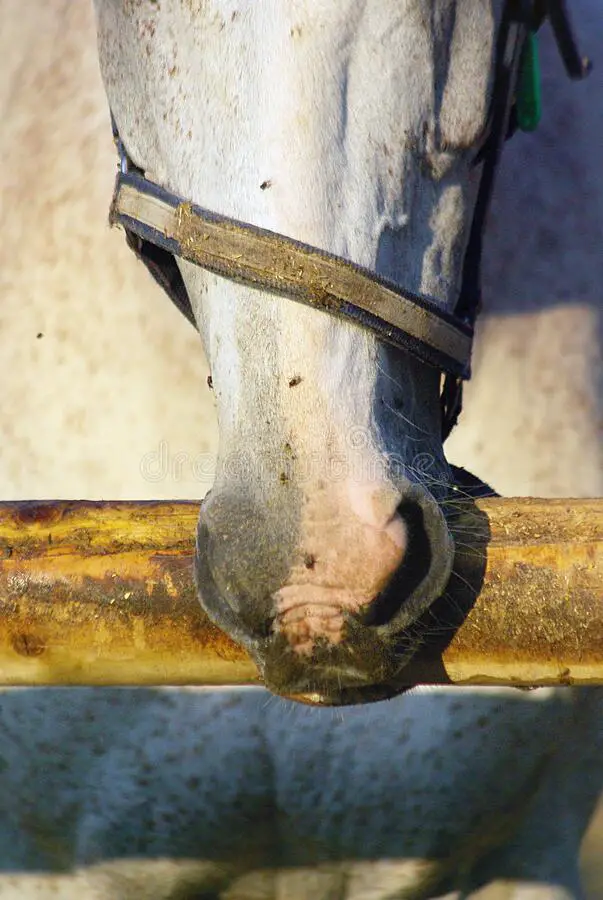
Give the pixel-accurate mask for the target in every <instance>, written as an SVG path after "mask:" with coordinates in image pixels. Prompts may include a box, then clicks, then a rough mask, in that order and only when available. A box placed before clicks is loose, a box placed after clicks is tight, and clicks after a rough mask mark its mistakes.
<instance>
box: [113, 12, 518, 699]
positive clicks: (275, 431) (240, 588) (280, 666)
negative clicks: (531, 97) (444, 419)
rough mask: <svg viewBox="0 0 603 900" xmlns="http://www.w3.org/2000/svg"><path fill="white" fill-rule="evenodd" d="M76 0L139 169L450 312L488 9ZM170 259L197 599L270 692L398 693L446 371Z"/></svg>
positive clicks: (438, 503)
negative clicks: (181, 348) (194, 438)
mask: <svg viewBox="0 0 603 900" xmlns="http://www.w3.org/2000/svg"><path fill="white" fill-rule="evenodd" d="M96 6H97V17H98V28H99V42H100V56H101V67H102V72H103V77H104V81H105V85H106V89H107V93H108V98H109V103H110V106H111V108H112V111H113V114H114V116H115V121H116V124H117V128H118V131H119V134H120V137H121V140H122V141H123V145H124V147H125V149H126V151H127V154H128V156H129V158H130V159H131V161H132V163H133V165H134V166H135V167H137V169H140V170H141V171H142V172H143V173H144V174H145V175H146V177H147V178H148V179H150V180H151V181H153V182H155V183H156V184H158V185H160V186H162V187H163V188H166V189H168V190H169V191H172V192H174V193H177V194H178V195H180V196H182V197H185V198H188V199H189V200H191V201H192V202H193V203H195V204H198V205H199V206H202V207H205V208H207V209H211V210H214V211H215V212H216V213H219V214H222V215H225V216H229V217H233V218H236V219H238V220H242V221H244V222H249V223H253V225H255V226H259V227H261V228H265V229H270V230H271V231H273V232H279V233H281V234H283V235H286V236H288V237H291V238H294V239H296V240H297V241H302V242H304V243H306V244H309V245H311V246H314V247H318V248H320V249H322V250H324V251H328V252H329V253H331V254H335V255H337V256H339V257H344V258H345V259H347V260H349V261H352V262H353V263H356V264H358V265H361V266H364V267H367V268H368V269H370V270H371V271H373V272H375V273H377V274H378V275H379V276H382V277H383V278H386V279H388V280H390V281H393V282H395V283H397V284H398V285H400V286H402V287H403V288H404V289H406V290H407V291H412V292H414V293H416V294H420V295H424V296H425V295H426V296H428V297H430V298H432V300H433V301H434V302H435V304H436V305H437V307H439V308H440V309H441V310H445V311H447V312H449V313H452V312H453V311H454V309H455V306H456V304H457V301H458V298H459V291H460V289H461V285H462V281H463V263H464V257H465V248H466V246H467V241H468V236H469V230H470V226H471V222H472V217H473V213H474V205H475V200H476V193H477V188H478V185H479V167H478V166H476V165H475V161H476V157H477V155H478V153H479V151H480V149H481V148H482V147H483V145H484V142H485V141H486V140H487V138H488V135H489V131H490V129H491V113H492V96H493V82H494V80H495V79H494V74H495V67H496V66H497V64H498V58H497V52H498V51H497V40H498V37H499V33H500V29H501V21H502V20H503V12H504V3H503V0H491V2H486V3H484V2H483V0H463V2H455V0H446V2H441V0H369V2H366V0H362V2H360V0H340V2H337V3H297V2H292V3H282V4H274V3H268V2H261V0H254V2H246V0H243V2H241V0H238V2H235V0H219V2H218V0H203V2H201V0H194V2H191V0H171V2H169V3H167V2H161V3H160V2H157V0H97V3H96ZM179 266H180V270H181V273H182V277H183V279H184V283H185V285H186V290H187V292H188V296H189V298H190V303H191V306H192V308H193V310H194V314H195V318H196V321H197V323H198V326H199V329H200V331H201V334H202V337H203V341H204V344H205V349H206V352H207V356H208V359H209V362H210V366H211V371H212V379H213V388H214V391H215V395H216V401H217V407H218V417H219V429H220V449H219V459H218V468H217V476H216V481H215V484H214V487H213V489H212V491H211V492H210V494H209V495H208V497H207V498H206V500H205V502H204V503H203V507H202V511H201V518H200V523H199V543H198V548H199V551H198V560H197V576H198V585H199V590H200V594H201V598H202V603H203V605H204V606H205V608H206V609H207V611H208V613H209V614H210V616H211V617H212V618H213V619H214V621H215V622H217V623H218V624H219V625H220V626H221V627H222V628H223V629H224V630H226V631H227V632H228V633H229V634H231V635H232V636H233V637H234V638H235V639H236V640H237V641H239V642H241V643H242V644H244V645H245V646H246V647H247V649H248V650H249V651H250V653H251V654H252V655H253V656H254V658H255V659H256V661H257V662H258V664H259V666H260V670H261V671H262V673H263V675H264V677H265V679H266V683H267V684H268V686H269V687H271V688H272V689H273V690H275V691H277V692H279V693H284V694H289V695H297V696H299V695H304V694H305V695H308V694H314V695H317V697H318V698H319V699H320V700H321V701H322V702H342V701H345V700H349V699H361V698H362V697H363V696H365V697H367V698H368V697H371V698H374V697H376V696H379V692H380V691H381V692H382V694H386V693H392V692H395V689H396V688H395V684H396V675H397V673H399V671H400V669H401V668H402V667H403V665H404V663H405V662H406V661H407V660H408V658H409V656H410V655H411V654H412V653H413V652H414V649H415V646H414V645H413V639H412V637H411V636H410V632H409V626H411V625H412V623H413V622H414V621H415V620H416V619H417V617H418V616H419V615H420V614H421V613H422V612H424V611H425V609H426V608H427V607H428V606H429V605H430V604H431V603H432V602H433V601H434V600H435V599H436V598H437V597H438V596H439V595H441V593H442V592H443V591H444V589H445V587H446V584H447V580H448V578H449V575H450V571H451V566H452V559H453V550H454V544H453V540H452V537H451V533H450V530H449V524H448V522H447V509H448V508H449V493H450V485H451V473H450V470H449V468H448V465H447V463H446V460H445V458H444V454H443V450H442V430H441V405H440V382H441V375H440V371H439V370H438V369H437V368H435V367H433V366H430V365H428V364H426V363H425V361H423V360H421V359H417V357H416V356H415V355H413V354H412V353H410V352H408V350H404V349H401V348H400V347H399V346H397V347H395V346H392V345H390V344H389V343H387V342H385V341H383V340H381V339H380V338H379V337H378V336H377V335H376V333H375V332H374V331H373V330H371V329H367V328H365V327H363V326H362V325H361V324H359V323H356V322H352V321H346V320H342V319H341V318H339V317H336V316H333V315H329V314H328V313H326V312H324V311H323V310H316V309H312V308H309V307H308V306H304V305H301V304H299V303H294V302H291V300H290V299H288V298H287V297H284V296H279V295H278V293H275V292H268V291H267V290H263V289H258V288H257V287H256V288H252V287H250V286H248V285H245V284H241V283H238V282H235V281H232V280H227V279H224V278H221V277H218V276H217V275H216V274H212V273H210V272H207V271H205V270H203V269H201V268H199V267H197V266H195V265H193V264H191V263H190V262H185V261H182V260H180V261H179ZM191 414H194V411H191Z"/></svg>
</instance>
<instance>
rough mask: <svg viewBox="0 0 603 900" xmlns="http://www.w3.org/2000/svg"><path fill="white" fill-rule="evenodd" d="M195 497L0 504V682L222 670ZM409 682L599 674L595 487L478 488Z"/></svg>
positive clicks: (230, 672)
mask: <svg viewBox="0 0 603 900" xmlns="http://www.w3.org/2000/svg"><path fill="white" fill-rule="evenodd" d="M197 512H198V504H196V503H183V502H178V503H176V502H173V503H164V502H151V503H142V502H131V503H124V502H115V503H107V502H99V503H90V502H66V501H55V502H39V503H38V502H24V503H1V504H0V684H4V685H51V684H52V685H59V684H72V685H73V684H80V685H109V684H124V685H126V684H128V685H150V684H155V685H159V684H191V685H193V684H196V685H235V684H250V683H258V677H257V673H256V670H255V667H254V665H253V663H252V662H251V661H250V659H249V658H248V657H247V655H246V654H245V653H244V651H242V650H241V649H240V648H239V647H237V646H236V645H235V644H233V643H232V641H230V640H229V639H228V638H227V637H225V635H223V634H222V633H221V632H220V631H219V630H218V629H217V628H215V627H214V626H213V625H212V624H211V623H210V622H209V621H208V619H207V617H206V616H205V615H204V613H203V612H202V611H201V608H200V606H199V604H198V601H197V598H196V594H195V588H194V585H193V578H192V555H193V549H194V535H195V531H196V519H197ZM454 530H455V535H456V538H457V545H458V548H459V549H458V551H457V559H456V564H455V568H456V572H457V574H456V575H454V576H453V578H452V580H451V583H450V586H449V591H448V592H447V594H448V596H447V597H446V598H443V599H442V600H441V601H438V604H437V605H436V607H435V608H434V611H433V613H432V614H431V616H432V618H431V621H432V623H434V624H435V625H436V626H437V627H435V628H432V629H431V630H432V631H433V632H434V633H435V634H436V635H437V637H435V638H434V639H433V641H431V642H430V643H428V644H427V645H426V646H425V649H424V650H423V651H422V653H421V654H420V656H419V657H417V659H416V660H415V662H413V663H412V664H411V665H410V666H409V667H408V679H409V683H416V682H423V683H450V682H454V683H457V684H482V685H484V684H514V685H543V684H572V683H576V684H596V683H599V684H603V501H600V500H523V499H520V500H517V499H512V500H480V501H478V502H477V503H476V504H475V505H473V504H472V505H471V507H467V509H466V510H464V511H463V512H462V513H461V514H460V516H459V518H458V520H457V521H456V523H455V525H454Z"/></svg>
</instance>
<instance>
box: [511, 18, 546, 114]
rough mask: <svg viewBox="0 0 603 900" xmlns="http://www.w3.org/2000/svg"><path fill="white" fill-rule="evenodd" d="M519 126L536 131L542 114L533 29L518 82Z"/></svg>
mask: <svg viewBox="0 0 603 900" xmlns="http://www.w3.org/2000/svg"><path fill="white" fill-rule="evenodd" d="M516 110H517V126H518V128H520V129H521V131H534V129H535V128H536V127H537V126H538V123H539V122H540V117H541V115H542V92H541V90H540V62H539V59H538V38H537V36H536V34H535V33H534V32H533V31H531V32H530V33H529V34H528V36H527V38H526V42H525V45H524V48H523V52H522V56H521V65H520V69H519V79H518V83H517V98H516Z"/></svg>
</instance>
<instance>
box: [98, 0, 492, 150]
mask: <svg viewBox="0 0 603 900" xmlns="http://www.w3.org/2000/svg"><path fill="white" fill-rule="evenodd" d="M502 5H503V2H502V0H492V2H491V3H487V4H483V3H482V2H480V0H467V2H466V3H463V4H457V3H454V2H450V3H444V4H442V3H436V2H435V0H405V2H403V3H400V2H398V0H381V2H379V0H369V2H368V3H366V2H361V0H347V2H345V3H337V4H330V5H327V4H321V5H320V6H319V7H317V5H316V4H314V3H311V2H309V0H305V2H298V3H295V4H285V5H283V6H282V8H278V9H277V10H275V9H274V8H273V4H268V3H265V2H258V3H248V4H241V3H237V4H235V3H226V4H224V3H211V2H207V3H205V2H204V3H194V2H193V3H191V2H188V0H179V2H176V3H174V4H169V6H167V7H166V6H164V5H160V4H155V3H151V2H121V3H106V2H103V0H96V7H97V16H98V22H99V33H100V51H101V62H102V67H103V75H104V78H105V82H106V84H107V88H108V91H109V94H110V101H111V102H112V104H113V105H114V106H115V107H121V109H122V110H123V112H124V115H123V121H122V122H120V125H121V126H122V127H123V124H124V122H125V124H126V126H127V127H128V129H130V130H131V132H132V133H131V134H130V135H129V138H130V141H129V143H130V147H129V149H130V152H131V153H132V152H133V153H134V156H136V155H139V156H140V158H141V159H142V158H145V157H146V159H149V158H151V159H153V158H154V155H155V154H157V153H158V152H159V150H160V146H159V144H158V143H157V142H156V141H155V142H154V143H152V146H149V142H150V141H151V138H150V137H148V136H147V135H146V132H154V131H155V130H156V129H157V128H158V129H159V130H161V131H165V130H166V129H167V128H169V129H170V133H171V135H172V142H171V150H170V152H171V153H174V151H175V150H176V149H177V147H178V145H179V144H182V145H183V147H184V152H185V153H186V146H187V141H186V139H187V137H190V135H189V134H188V133H187V132H188V127H189V124H190V120H191V118H198V117H199V116H202V117H203V123H204V130H205V133H206V135H207V147H208V150H210V149H211V145H212V144H215V143H216V137H218V138H219V137H220V136H223V137H224V136H227V135H228V134H231V136H232V137H233V140H234V138H235V137H236V145H237V147H238V148H239V150H240V151H241V152H244V154H245V155H249V154H252V153H253V147H254V146H255V145H256V144H257V136H256V135H255V133H254V130H253V122H254V120H271V119H274V122H275V125H278V122H279V121H285V122H286V126H287V131H288V132H295V131H296V130H298V131H299V132H300V135H301V136H302V138H303V140H304V141H305V150H306V151H307V152H308V151H310V153H309V155H311V148H310V147H308V143H307V142H308V134H307V132H308V130H310V131H311V130H312V126H313V125H315V123H319V124H320V127H321V129H322V130H323V131H324V125H325V124H326V122H325V116H326V117H328V116H329V115H332V114H334V113H333V111H334V110H340V109H341V108H343V107H345V108H346V109H347V110H348V112H349V113H350V116H351V117H352V118H359V119H360V122H359V125H360V128H361V129H364V130H365V131H366V130H371V131H372V132H373V134H374V136H375V137H376V136H377V135H379V134H380V130H383V129H384V128H387V127H390V128H391V129H395V132H396V134H394V137H397V139H398V140H401V141H404V140H405V138H406V137H408V138H409V139H410V140H411V142H412V143H413V144H414V145H415V149H416V145H417V142H418V141H419V142H420V141H421V140H422V139H423V135H422V129H423V128H424V127H425V126H430V124H431V120H435V119H437V120H438V128H439V130H440V132H441V134H440V136H439V137H440V141H441V143H442V145H443V146H447V147H452V148H454V147H457V146H459V145H460V146H462V147H465V146H470V145H471V144H472V143H473V142H475V139H476V136H477V135H478V132H479V129H480V128H481V127H483V122H484V117H485V115H486V111H487V104H488V100H489V96H488V90H487V87H488V84H489V82H490V81H491V77H492V62H493V47H494V39H493V38H494V34H495V31H496V24H497V21H498V18H499V15H500V11H501V9H502ZM277 76H278V77H277ZM141 97H143V98H144V99H145V101H146V103H147V104H148V105H149V107H151V109H152V110H154V111H155V112H157V111H158V110H161V114H162V115H161V116H160V120H158V119H157V116H156V115H154V114H153V112H152V111H151V109H145V108H144V107H141V104H140V102H139V101H140V98H141ZM279 97H281V98H282V101H283V103H282V107H283V108H282V109H281V108H280V107H279V108H278V109H276V110H275V109H274V104H275V102H276V103H277V104H278V103H279ZM287 107H288V110H287ZM225 112H226V115H225V114H224V113H225ZM287 113H289V114H287ZM213 116H216V119H213V118H212V117H213ZM364 120H366V121H364ZM174 126H175V127H174ZM243 126H244V127H246V128H247V129H248V130H249V129H251V131H249V133H248V134H246V135H243V137H247V140H245V139H243V140H242V139H241V132H240V128H241V127H243ZM353 126H354V122H353V121H351V119H350V118H349V119H348V121H346V122H345V126H344V127H345V129H350V127H351V128H352V130H353ZM327 130H331V131H332V129H327ZM415 130H416V134H415V133H413V132H414V131H415ZM122 136H123V135H122ZM355 142H356V143H358V135H356V141H355ZM137 145H138V146H139V147H140V153H138V154H137V153H136V150H137V149H138V148H137ZM164 149H165V148H164ZM196 149H198V148H197V147H195V150H196ZM230 149H231V148H230V147H228V146H226V147H224V146H220V148H219V152H220V154H223V153H224V152H225V151H226V152H228V151H230ZM322 150H323V155H325V153H326V150H327V148H326V147H323V148H322Z"/></svg>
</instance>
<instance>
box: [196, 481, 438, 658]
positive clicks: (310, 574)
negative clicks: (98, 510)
mask: <svg viewBox="0 0 603 900" xmlns="http://www.w3.org/2000/svg"><path fill="white" fill-rule="evenodd" d="M297 499H298V501H299V503H298V504H297V505H295V504H292V505H291V506H289V507H286V506H284V505H282V504H281V505H279V506H276V505H275V504H274V503H271V502H269V501H268V500H265V501H264V502H263V503H258V501H257V500H255V499H252V498H250V497H245V496H241V495H233V494H230V493H216V494H214V495H213V496H210V498H209V499H208V500H207V501H206V502H205V503H204V506H203V508H202V514H201V517H200V522H199V539H198V554H197V580H198V586H199V590H200V594H201V599H202V603H203V605H204V606H205V608H206V610H207V612H208V613H209V615H210V617H211V618H213V619H214V621H215V622H216V624H218V625H219V626H220V627H221V628H223V629H224V630H225V631H227V632H228V633H229V634H230V635H231V636H232V637H233V638H234V639H235V640H237V641H239V642H240V643H242V644H243V645H244V646H246V647H247V649H249V650H250V652H252V654H253V655H254V656H256V658H258V654H260V655H261V654H263V653H265V652H268V651H266V648H267V647H268V646H269V644H270V640H271V639H276V638H278V642H279V646H280V647H281V650H282V648H283V646H285V648H288V649H289V650H290V651H292V652H293V653H296V654H299V655H303V656H308V655H311V654H312V652H313V651H314V649H315V648H316V646H317V645H320V646H323V647H324V646H325V645H327V646H330V647H332V648H334V647H337V646H341V645H345V644H346V641H347V638H348V625H349V622H350V621H351V620H354V621H356V622H357V623H359V624H360V625H361V626H362V627H364V628H365V629H371V630H373V631H377V632H379V634H380V636H381V637H384V638H387V636H388V635H389V634H393V633H395V632H396V631H397V630H399V629H400V628H403V627H405V626H406V625H407V624H409V623H410V622H411V621H412V620H413V618H415V617H416V616H417V615H418V614H420V612H422V611H423V610H424V608H425V605H426V604H427V605H428V603H429V602H430V601H431V600H434V599H436V597H437V596H439V594H440V593H441V591H442V590H443V588H444V586H445V583H446V580H447V577H448V574H449V571H450V563H451V552H450V550H451V548H450V539H449V537H448V530H447V528H446V524H445V522H444V519H443V516H442V514H441V512H440V511H439V509H438V507H437V504H436V503H435V501H434V500H433V499H430V498H429V497H428V496H427V494H426V492H425V491H424V489H422V488H419V487H418V486H412V485H408V487H407V489H405V490H403V491H400V490H398V489H397V488H396V489H394V488H392V487H391V486H389V485H386V486H383V485H377V486H375V485H372V484H358V483H355V482H353V483H347V484H343V485H338V486H337V488H336V489H330V490H327V491H325V490H318V491H317V492H316V493H314V494H312V493H311V492H306V493H305V494H304V495H303V497H302V496H301V494H300V496H299V497H297Z"/></svg>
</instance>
